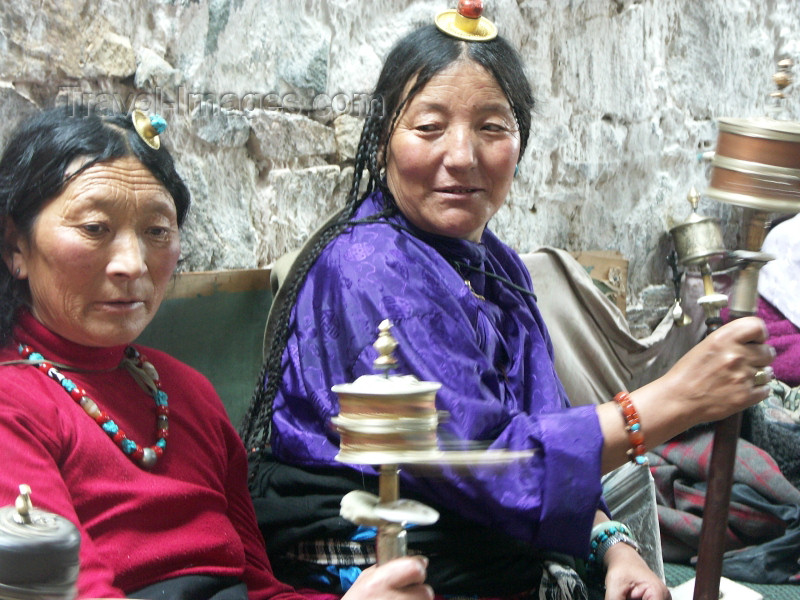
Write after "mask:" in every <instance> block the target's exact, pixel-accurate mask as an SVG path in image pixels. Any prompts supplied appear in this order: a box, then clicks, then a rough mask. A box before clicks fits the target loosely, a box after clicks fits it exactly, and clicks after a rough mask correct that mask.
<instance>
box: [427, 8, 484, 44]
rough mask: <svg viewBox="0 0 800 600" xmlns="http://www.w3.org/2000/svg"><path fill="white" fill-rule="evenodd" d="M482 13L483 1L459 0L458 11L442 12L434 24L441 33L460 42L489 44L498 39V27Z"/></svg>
mask: <svg viewBox="0 0 800 600" xmlns="http://www.w3.org/2000/svg"><path fill="white" fill-rule="evenodd" d="M482 13H483V2H482V0H459V2H458V8H457V9H456V10H453V9H450V10H446V11H444V12H440V13H439V14H438V15H436V19H434V22H435V23H436V27H438V28H439V30H440V31H442V32H444V33H446V34H447V35H450V36H453V37H455V38H458V39H460V40H466V41H467V42H488V41H489V40H493V39H494V38H496V37H497V27H495V24H494V23H492V22H491V21H490V20H489V19H487V18H486V17H482V16H481V14H482Z"/></svg>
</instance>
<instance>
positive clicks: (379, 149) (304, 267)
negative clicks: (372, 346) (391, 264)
mask: <svg viewBox="0 0 800 600" xmlns="http://www.w3.org/2000/svg"><path fill="white" fill-rule="evenodd" d="M457 60H472V61H474V62H476V63H478V64H480V65H481V66H483V67H484V68H485V69H487V70H488V71H489V72H490V73H492V75H493V76H494V77H495V79H496V80H497V82H498V84H499V86H500V88H501V89H502V90H503V92H504V93H505V94H506V97H507V99H508V101H509V104H510V105H511V108H512V110H513V112H514V117H515V118H516V121H517V126H518V127H519V130H520V158H521V157H522V153H523V152H524V150H525V146H526V145H527V142H528V135H529V133H530V124H531V111H532V110H533V105H534V100H533V93H532V92H531V88H530V84H529V83H528V80H527V78H526V77H525V74H524V69H523V66H522V61H521V59H520V57H519V54H518V53H517V52H516V50H514V49H513V48H512V47H511V46H510V45H509V44H508V42H506V41H505V40H504V39H503V38H502V37H497V38H495V39H494V40H492V41H490V42H478V43H468V42H464V41H461V40H457V39H455V38H452V37H450V36H448V35H445V34H443V33H442V32H440V31H439V30H438V29H437V28H436V27H435V26H434V25H427V26H424V27H420V28H419V29H416V30H414V31H412V32H411V33H410V34H408V35H406V36H405V37H404V38H402V39H401V40H400V41H399V42H397V44H395V46H394V47H393V48H392V50H391V51H390V52H389V55H388V56H387V58H386V61H385V62H384V65H383V69H382V70H381V73H380V75H379V77H378V82H377V84H376V85H375V91H374V93H373V98H372V102H371V103H370V108H369V110H368V112H367V117H366V121H365V123H364V128H363V130H362V131H361V138H360V140H359V143H358V149H357V151H356V159H355V165H354V173H353V182H352V185H351V187H350V192H349V194H348V197H347V202H346V204H345V206H344V208H343V209H342V210H341V211H340V212H339V213H338V214H337V216H336V217H334V218H333V219H332V220H330V221H329V222H328V223H327V224H326V225H324V226H323V227H322V228H321V229H320V230H319V231H317V233H316V234H315V235H314V237H313V238H311V239H310V240H309V242H308V243H307V244H306V246H305V247H304V248H303V251H302V253H301V254H300V256H299V257H298V259H297V260H296V261H295V264H294V265H292V268H291V270H290V272H289V274H288V276H287V278H286V281H285V283H284V284H283V285H282V287H281V289H280V290H279V292H278V296H276V298H275V302H274V303H273V310H272V311H271V312H270V315H269V318H268V321H267V328H266V333H265V338H266V339H268V341H269V347H268V348H266V349H265V357H264V364H263V367H262V369H261V373H260V374H259V378H258V382H257V384H256V389H255V392H254V394H253V398H252V401H251V403H250V407H249V408H248V410H247V413H246V414H245V417H244V420H243V421H242V425H241V428H240V434H241V435H242V438H243V439H244V442H245V445H246V446H247V448H248V449H250V450H251V451H260V450H262V449H264V448H265V447H266V446H267V445H268V444H269V442H270V437H271V424H272V413H273V401H274V399H275V396H276V395H277V393H278V389H279V388H280V384H281V377H282V375H283V373H282V361H283V353H284V351H285V350H286V343H287V341H288V339H289V335H290V333H291V332H290V327H289V319H290V316H291V311H292V307H293V306H294V303H295V301H296V300H297V295H298V294H299V292H300V290H301V288H302V287H303V284H304V282H305V279H306V276H307V275H308V272H309V270H310V269H311V267H312V266H313V264H314V263H315V262H316V260H317V258H319V256H320V254H321V253H322V251H323V250H324V249H325V247H326V246H327V245H328V244H329V243H330V242H331V241H332V240H333V239H335V238H336V237H337V236H339V235H340V234H341V233H342V232H344V231H345V230H347V229H348V228H350V227H352V226H354V225H355V224H356V223H354V222H353V221H352V218H353V216H354V215H355V214H356V211H357V210H358V208H359V207H360V206H361V204H362V203H363V202H364V200H365V198H366V197H367V196H369V195H370V194H371V193H373V192H374V191H376V190H380V191H381V192H382V195H383V198H384V202H385V205H384V209H383V211H382V212H381V213H380V214H379V215H376V216H375V217H374V218H372V219H368V220H366V222H374V221H375V220H379V219H380V218H382V217H385V216H388V215H391V214H393V213H394V212H396V211H397V210H398V209H397V207H396V203H395V201H394V198H393V197H392V194H391V192H390V191H389V189H388V187H387V185H386V179H385V177H384V176H383V173H382V168H383V167H384V166H385V164H386V149H387V146H388V144H389V139H390V138H391V135H392V132H393V131H394V127H395V124H396V123H397V119H398V118H399V116H400V114H401V112H402V110H403V107H404V106H405V105H406V104H407V103H408V102H409V101H410V100H411V99H412V98H414V96H415V95H416V94H417V93H418V92H419V91H420V90H421V89H422V88H424V87H425V85H427V83H428V82H429V81H430V80H431V79H432V78H433V77H434V76H435V75H437V74H438V73H440V72H441V71H443V70H444V69H445V68H447V67H448V66H450V65H451V64H453V63H454V62H456V61H457ZM365 170H366V171H367V173H368V175H369V178H368V180H367V184H366V186H365V189H364V191H363V192H361V191H360V190H361V183H362V178H363V173H364V171H365ZM362 222H363V221H362Z"/></svg>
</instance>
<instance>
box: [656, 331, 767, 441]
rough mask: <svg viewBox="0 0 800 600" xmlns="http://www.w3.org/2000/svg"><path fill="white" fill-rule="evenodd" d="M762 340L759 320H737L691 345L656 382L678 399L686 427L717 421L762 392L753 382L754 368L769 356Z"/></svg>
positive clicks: (762, 387) (764, 390) (759, 397)
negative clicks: (687, 418)
mask: <svg viewBox="0 0 800 600" xmlns="http://www.w3.org/2000/svg"><path fill="white" fill-rule="evenodd" d="M766 338H767V329H766V326H765V325H764V323H763V321H762V320H761V319H759V318H756V317H745V318H742V319H737V320H735V321H732V322H730V323H728V324H727V325H725V326H723V327H721V328H720V329H718V330H717V331H715V332H713V333H712V334H710V335H709V336H708V337H707V338H705V339H704V340H703V341H702V342H700V343H699V344H697V345H696V346H695V347H694V348H692V349H691V350H690V351H689V352H687V353H686V355H685V356H683V358H681V359H680V360H679V361H678V362H677V363H676V364H675V365H674V366H673V367H672V369H670V371H669V372H668V373H667V374H666V375H665V376H664V377H662V378H661V379H660V380H659V381H661V382H662V384H663V385H664V386H665V388H666V389H668V390H671V392H672V393H674V394H676V396H677V397H678V398H680V399H682V400H683V402H682V408H683V410H684V412H686V413H689V414H690V415H691V418H690V420H689V421H690V422H689V425H696V424H698V423H704V422H709V421H717V420H719V419H722V418H724V417H727V416H729V415H731V414H734V413H737V412H739V411H741V410H744V409H745V408H747V407H748V406H751V405H752V404H756V403H757V402H760V401H761V400H763V399H764V398H765V397H766V396H767V393H768V391H769V390H768V387H767V386H766V385H756V381H755V375H756V372H757V371H758V370H759V369H763V368H764V367H766V366H767V365H769V364H770V363H771V362H772V361H773V359H774V358H775V351H774V350H773V349H772V347H771V346H767V345H766V344H764V341H765V340H766Z"/></svg>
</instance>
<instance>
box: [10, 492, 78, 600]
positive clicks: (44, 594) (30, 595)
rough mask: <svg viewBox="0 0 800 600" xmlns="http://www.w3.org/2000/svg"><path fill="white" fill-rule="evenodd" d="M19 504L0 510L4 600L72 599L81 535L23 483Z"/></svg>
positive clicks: (74, 591) (74, 592) (74, 593)
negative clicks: (38, 504)
mask: <svg viewBox="0 0 800 600" xmlns="http://www.w3.org/2000/svg"><path fill="white" fill-rule="evenodd" d="M19 488H20V495H19V496H18V497H17V500H16V502H15V504H14V506H5V507H3V508H0V600H42V599H46V600H72V599H73V598H75V596H76V593H77V591H76V587H75V583H76V582H77V580H78V571H79V568H80V563H79V559H78V552H79V550H80V543H81V539H80V533H79V532H78V529H77V528H76V527H75V526H74V525H73V524H72V523H71V522H70V521H68V520H67V519H65V518H63V517H60V516H58V515H55V514H53V513H49V512H46V511H43V510H39V509H37V508H34V507H33V505H32V504H31V497H30V496H31V490H30V487H28V486H27V485H24V484H23V485H20V486H19Z"/></svg>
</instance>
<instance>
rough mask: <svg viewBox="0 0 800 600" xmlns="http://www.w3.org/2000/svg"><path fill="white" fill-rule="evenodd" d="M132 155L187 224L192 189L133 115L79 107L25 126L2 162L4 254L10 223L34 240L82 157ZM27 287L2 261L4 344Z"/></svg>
mask: <svg viewBox="0 0 800 600" xmlns="http://www.w3.org/2000/svg"><path fill="white" fill-rule="evenodd" d="M125 156H132V157H134V158H136V159H137V160H138V161H139V162H141V163H142V164H143V165H144V166H145V167H147V169H148V170H149V171H150V172H151V173H152V174H153V176H154V177H155V178H156V179H158V180H159V181H160V182H161V183H162V184H163V185H164V187H165V188H166V189H167V191H168V192H169V193H170V195H171V196H172V199H173V201H174V202H175V208H176V211H177V214H178V225H182V224H183V221H184V220H185V218H186V212H187V211H188V209H189V201H190V200H189V190H188V189H187V187H186V184H184V182H183V180H182V179H181V177H180V175H178V173H177V172H176V171H175V165H174V163H173V161H172V157H171V156H170V154H169V152H168V151H167V150H166V148H165V147H164V145H163V144H162V145H161V148H160V149H158V150H154V149H153V148H151V147H150V146H148V145H147V144H146V143H145V142H144V140H142V138H141V137H140V136H139V134H138V133H136V129H135V128H134V126H133V122H132V120H131V117H130V115H125V114H119V113H114V114H98V113H96V112H91V111H89V110H88V109H87V108H86V107H83V106H79V105H77V106H76V105H68V106H61V107H58V108H53V109H49V110H46V111H44V112H41V113H39V114H37V115H35V116H33V117H31V118H29V119H27V120H25V121H23V122H22V123H21V124H20V125H19V126H18V127H17V129H16V130H15V132H14V133H13V134H12V136H11V138H10V140H9V141H8V144H7V145H6V148H5V150H4V152H3V155H2V158H0V251H2V252H0V254H2V253H3V252H5V251H7V250H8V249H7V248H5V234H6V223H7V222H8V219H12V220H13V222H14V225H15V227H16V228H17V230H18V231H19V232H20V233H21V234H23V235H30V233H31V231H32V228H33V224H34V222H35V220H36V217H37V216H38V215H39V213H40V212H41V210H42V208H44V206H45V204H47V202H48V201H50V200H51V199H53V198H54V197H56V196H57V195H58V194H59V193H61V191H62V190H63V189H64V187H65V185H66V184H67V178H65V172H66V170H67V168H68V167H69V166H70V164H72V162H73V161H74V160H75V159H76V158H81V157H85V158H87V159H88V160H87V162H86V163H85V164H84V165H83V166H82V167H81V168H80V169H79V170H78V171H77V172H76V173H74V174H71V175H70V177H69V178H70V179H71V178H74V177H75V175H77V174H78V173H81V172H82V171H84V170H86V169H87V168H89V167H90V166H92V165H94V164H97V163H100V162H104V161H108V160H112V159H115V158H122V157H125ZM27 294H28V285H27V282H25V281H22V280H17V279H16V278H15V277H14V275H13V273H11V272H10V271H9V269H8V266H7V265H6V264H5V262H4V261H0V345H3V344H5V343H6V342H7V341H8V338H9V336H10V335H11V330H12V328H13V325H14V319H15V315H16V311H17V309H18V308H19V307H20V306H21V305H22V304H24V303H25V302H26V301H27Z"/></svg>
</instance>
